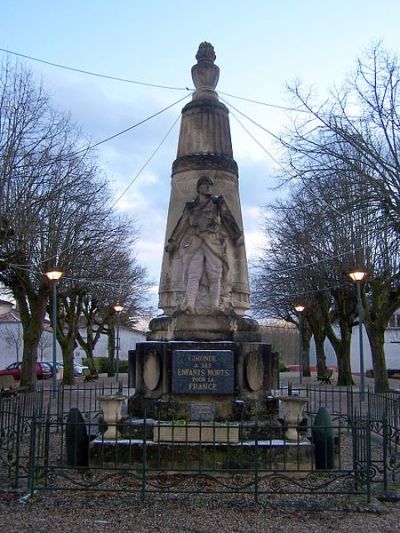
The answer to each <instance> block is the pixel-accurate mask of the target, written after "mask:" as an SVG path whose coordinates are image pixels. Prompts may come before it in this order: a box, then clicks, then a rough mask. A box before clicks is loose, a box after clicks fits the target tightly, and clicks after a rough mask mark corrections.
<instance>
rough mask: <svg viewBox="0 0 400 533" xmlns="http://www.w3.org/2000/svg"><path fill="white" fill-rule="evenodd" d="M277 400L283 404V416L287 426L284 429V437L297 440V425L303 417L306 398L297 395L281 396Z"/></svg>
mask: <svg viewBox="0 0 400 533" xmlns="http://www.w3.org/2000/svg"><path fill="white" fill-rule="evenodd" d="M279 401H281V402H282V405H283V418H284V419H285V422H286V424H287V426H288V428H287V430H286V438H287V439H288V440H298V439H299V433H298V431H297V426H298V424H299V422H301V420H302V418H303V411H304V407H305V406H306V404H307V398H300V397H299V396H282V397H281V398H279Z"/></svg>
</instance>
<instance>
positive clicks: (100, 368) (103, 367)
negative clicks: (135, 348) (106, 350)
mask: <svg viewBox="0 0 400 533" xmlns="http://www.w3.org/2000/svg"><path fill="white" fill-rule="evenodd" d="M93 361H94V366H95V368H96V372H97V373H98V374H111V373H112V372H111V371H112V368H110V360H109V358H108V357H94V358H93ZM82 364H83V365H86V366H89V365H88V360H87V359H82ZM115 365H116V361H115V359H114V371H115ZM119 371H120V373H126V372H128V361H127V360H126V359H120V360H119Z"/></svg>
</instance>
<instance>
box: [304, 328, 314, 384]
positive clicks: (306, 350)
mask: <svg viewBox="0 0 400 533" xmlns="http://www.w3.org/2000/svg"><path fill="white" fill-rule="evenodd" d="M311 336H312V333H311V331H310V330H309V329H308V328H306V327H304V328H303V335H302V337H303V338H302V354H303V376H304V377H306V378H309V377H310V376H311V370H310V341H311Z"/></svg>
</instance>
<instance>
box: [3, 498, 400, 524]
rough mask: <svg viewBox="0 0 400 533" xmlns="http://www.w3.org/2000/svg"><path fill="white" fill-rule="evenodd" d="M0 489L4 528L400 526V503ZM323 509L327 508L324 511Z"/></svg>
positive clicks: (337, 499)
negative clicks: (25, 493)
mask: <svg viewBox="0 0 400 533" xmlns="http://www.w3.org/2000/svg"><path fill="white" fill-rule="evenodd" d="M20 496H21V495H20V494H17V493H11V492H3V493H0V513H1V516H2V519H1V526H0V528H1V531H2V532H6V533H17V532H18V533H20V532H21V533H22V532H27V531H35V532H38V533H39V532H51V533H53V532H54V533H56V532H70V533H73V532H86V531H94V530H95V531H99V532H114V533H115V532H118V531H122V530H123V531H132V532H146V533H147V532H149V533H150V532H174V533H175V532H188V533H206V532H209V531H215V532H218V533H219V532H221V533H225V532H226V533H228V532H232V533H233V532H235V533H240V532H246V533H249V532H251V533H253V532H254V533H258V532H266V531H268V532H269V531H271V532H275V531H277V532H278V531H286V532H296V533H303V532H307V533H310V532H326V531H335V532H342V531H343V532H347V533H348V532H349V531H355V530H356V529H361V528H362V530H363V532H375V531H385V532H386V533H390V532H395V531H399V512H400V502H397V503H381V502H378V501H372V502H371V503H370V504H369V505H366V504H365V502H363V501H362V500H357V499H353V501H352V502H349V501H348V500H347V501H345V500H343V499H339V498H336V499H325V500H324V501H323V502H320V505H319V508H317V507H315V500H314V504H312V505H311V503H310V501H308V500H307V499H305V498H304V497H303V498H293V497H292V498H291V499H289V498H287V497H286V498H284V497H282V498H281V497H276V496H272V497H269V500H268V501H267V502H266V503H265V505H256V504H254V502H252V501H250V500H249V501H247V500H246V499H245V498H243V497H241V498H240V499H237V500H234V499H232V498H231V497H230V498H229V500H226V501H225V500H224V499H222V500H221V499H212V500H211V499H209V498H207V497H206V496H203V497H187V496H185V497H178V496H175V497H173V496H169V497H166V496H163V497H158V496H151V497H148V499H147V500H146V501H145V502H141V501H139V500H135V499H132V498H131V497H128V496H127V495H118V496H115V495H108V496H107V495H105V494H101V493H97V494H89V495H87V496H86V495H84V494H79V495H76V494H74V495H73V496H69V495H68V494H65V495H59V494H57V495H50V496H48V495H35V496H34V497H33V498H32V499H31V498H28V499H26V500H23V501H24V502H25V503H21V499H20ZM321 509H322V510H321Z"/></svg>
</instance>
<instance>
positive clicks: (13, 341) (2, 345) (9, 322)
mask: <svg viewBox="0 0 400 533" xmlns="http://www.w3.org/2000/svg"><path fill="white" fill-rule="evenodd" d="M80 333H81V335H82V337H83V338H85V335H86V330H85V328H81V329H80ZM119 336H120V352H119V357H120V359H128V351H129V350H134V349H135V348H136V344H137V343H138V342H144V341H145V340H146V334H145V332H143V331H140V330H139V329H134V328H128V327H126V326H124V325H121V326H120V330H119ZM107 342H108V337H107V335H103V334H102V335H101V336H100V338H99V340H98V342H97V344H96V347H95V349H94V356H95V357H96V356H98V357H100V356H103V357H107V354H108V348H107ZM22 349H23V339H22V326H21V320H20V317H19V313H18V311H17V310H16V309H14V308H13V304H12V303H10V302H7V301H4V300H0V368H5V367H6V366H8V365H9V364H11V363H14V362H15V361H17V360H21V358H22ZM56 353H57V360H58V361H61V360H62V351H61V347H60V346H59V344H58V343H57V352H56ZM74 357H75V362H77V363H80V362H81V361H82V359H83V358H84V357H85V352H84V350H83V349H82V348H81V347H80V346H78V347H77V348H76V349H75V351H74ZM38 360H39V361H52V360H53V332H52V329H51V327H50V324H49V322H48V321H46V322H45V325H44V330H43V334H42V338H41V341H40V344H39V348H38Z"/></svg>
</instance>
